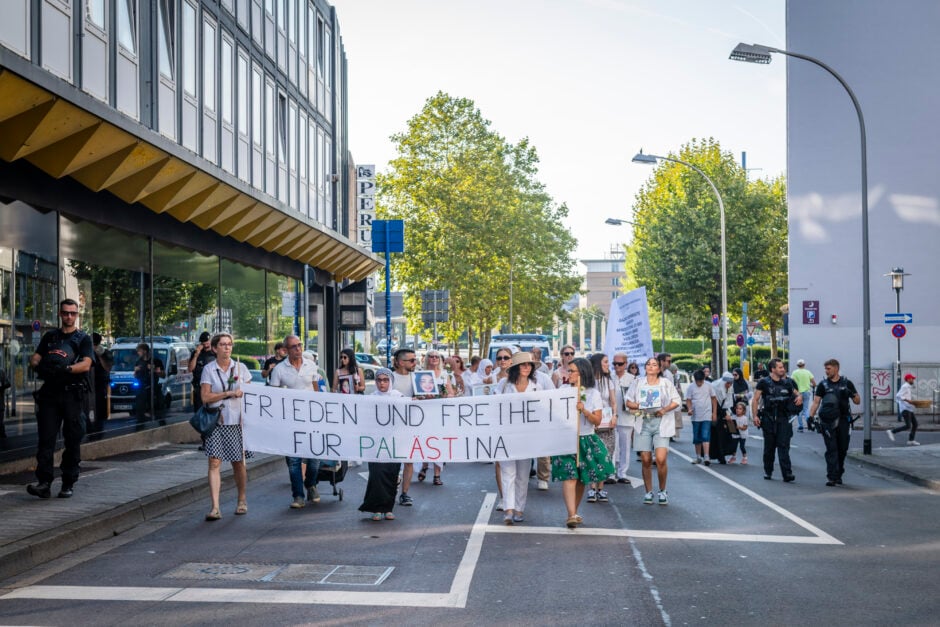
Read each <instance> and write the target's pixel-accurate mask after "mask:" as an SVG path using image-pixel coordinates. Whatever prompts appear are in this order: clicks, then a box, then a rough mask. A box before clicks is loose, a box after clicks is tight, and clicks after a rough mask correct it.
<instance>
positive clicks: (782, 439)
mask: <svg viewBox="0 0 940 627" xmlns="http://www.w3.org/2000/svg"><path fill="white" fill-rule="evenodd" d="M756 389H757V390H758V391H759V392H760V393H761V401H763V407H762V408H761V410H760V428H761V431H763V435H764V476H765V477H766V478H768V479H769V478H770V476H771V475H773V473H774V453H775V452H776V454H777V460H778V461H779V462H780V472H781V474H783V480H784V481H793V469H792V467H791V466H790V439H791V438H792V437H793V425H791V424H790V412H789V405H790V402H791V401H792V400H793V397H794V393H795V392H796V389H797V388H796V384H795V383H794V382H793V380H792V379H790V378H789V377H783V378H782V379H780V380H779V381H774V380H773V378H772V377H770V376H767V377H764V378H763V379H761V380H760V381H758V383H757V387H756Z"/></svg>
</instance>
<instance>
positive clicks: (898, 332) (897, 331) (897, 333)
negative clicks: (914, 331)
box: [891, 324, 907, 340]
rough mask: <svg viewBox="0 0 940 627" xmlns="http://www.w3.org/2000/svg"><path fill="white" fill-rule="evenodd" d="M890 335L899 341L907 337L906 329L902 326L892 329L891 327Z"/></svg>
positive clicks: (897, 325)
mask: <svg viewBox="0 0 940 627" xmlns="http://www.w3.org/2000/svg"><path fill="white" fill-rule="evenodd" d="M891 335H893V336H894V337H896V338H898V339H899V340H900V339H901V338H902V337H904V336H905V335H907V327H906V326H904V325H903V324H896V325H894V326H893V327H891Z"/></svg>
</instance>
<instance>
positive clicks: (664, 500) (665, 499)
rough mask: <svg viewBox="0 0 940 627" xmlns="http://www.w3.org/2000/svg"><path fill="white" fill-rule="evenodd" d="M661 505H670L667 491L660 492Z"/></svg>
mask: <svg viewBox="0 0 940 627" xmlns="http://www.w3.org/2000/svg"><path fill="white" fill-rule="evenodd" d="M659 504H660V505H669V495H668V494H666V491H665V490H660V491H659Z"/></svg>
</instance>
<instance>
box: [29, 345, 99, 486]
mask: <svg viewBox="0 0 940 627" xmlns="http://www.w3.org/2000/svg"><path fill="white" fill-rule="evenodd" d="M36 354H37V355H39V356H40V357H41V359H40V361H39V364H38V365H37V366H36V372H37V374H38V375H39V377H40V378H41V379H42V380H43V384H42V387H41V388H39V390H38V391H37V392H36V393H35V398H36V422H37V426H38V431H39V444H38V446H37V450H36V479H37V480H38V481H39V486H37V489H38V491H42V486H43V484H50V483H52V479H53V477H54V474H53V463H54V462H53V456H54V454H55V443H56V437H57V436H58V434H59V429H61V430H62V439H63V440H64V443H65V450H64V451H63V453H62V463H61V465H60V469H61V470H62V490H67V489H70V488H71V487H72V485H73V484H74V483H75V482H76V481H78V475H79V473H80V472H81V468H80V465H81V461H82V457H81V443H82V438H83V437H84V436H85V418H84V416H82V413H83V411H84V410H85V401H86V399H87V398H88V397H89V394H90V390H89V389H88V379H87V376H86V375H85V374H84V373H82V374H73V373H72V372H71V366H72V364H75V363H77V362H78V361H79V360H81V359H82V358H86V359H90V360H92V361H94V348H93V347H92V343H91V337H90V336H89V335H88V334H86V333H85V332H84V331H81V330H79V329H76V330H75V331H73V332H72V333H64V332H63V331H62V330H61V329H55V330H54V331H49V332H48V333H46V334H45V335H43V336H42V340H40V342H39V346H38V347H37V348H36ZM30 487H32V486H30ZM46 489H48V487H46ZM35 491H36V490H30V492H31V493H35ZM37 496H48V495H47V494H46V495H41V494H37Z"/></svg>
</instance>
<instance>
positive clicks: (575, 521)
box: [565, 515, 581, 529]
mask: <svg viewBox="0 0 940 627" xmlns="http://www.w3.org/2000/svg"><path fill="white" fill-rule="evenodd" d="M580 524H581V517H580V516H578V515H574V516H568V520H566V521H565V525H566V526H567V527H568V529H574V528H575V527H577V526H578V525H580Z"/></svg>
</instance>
